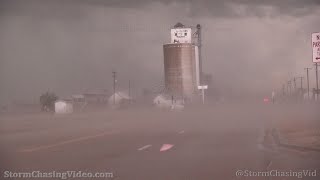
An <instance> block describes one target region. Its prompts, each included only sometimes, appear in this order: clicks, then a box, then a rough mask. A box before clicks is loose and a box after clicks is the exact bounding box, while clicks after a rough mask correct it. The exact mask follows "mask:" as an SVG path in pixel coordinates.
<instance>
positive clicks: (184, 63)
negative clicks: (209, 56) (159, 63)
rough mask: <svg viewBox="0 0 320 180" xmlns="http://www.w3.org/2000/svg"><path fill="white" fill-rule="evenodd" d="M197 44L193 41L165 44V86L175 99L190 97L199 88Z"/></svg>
mask: <svg viewBox="0 0 320 180" xmlns="http://www.w3.org/2000/svg"><path fill="white" fill-rule="evenodd" d="M196 50H197V48H196V46H195V45H194V44H191V43H174V44H165V45H164V46H163V51H164V73H165V87H166V91H167V93H168V94H170V95H172V96H175V99H180V98H183V99H185V98H187V99H190V98H192V96H193V95H194V93H195V92H196V89H197V78H198V77H197V67H198V65H197V62H196V61H197V58H196V55H195V54H196Z"/></svg>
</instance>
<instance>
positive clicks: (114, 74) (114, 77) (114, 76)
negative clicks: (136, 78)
mask: <svg viewBox="0 0 320 180" xmlns="http://www.w3.org/2000/svg"><path fill="white" fill-rule="evenodd" d="M116 74H117V72H115V71H112V78H113V105H116V81H117V80H116Z"/></svg>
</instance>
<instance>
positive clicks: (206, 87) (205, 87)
mask: <svg viewBox="0 0 320 180" xmlns="http://www.w3.org/2000/svg"><path fill="white" fill-rule="evenodd" d="M198 89H200V90H201V91H202V104H204V90H205V89H208V85H205V86H198Z"/></svg>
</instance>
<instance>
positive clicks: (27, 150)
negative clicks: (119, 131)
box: [19, 132, 112, 152]
mask: <svg viewBox="0 0 320 180" xmlns="http://www.w3.org/2000/svg"><path fill="white" fill-rule="evenodd" d="M110 134H112V132H104V133H101V134H96V135H91V136H84V137H80V138H75V139H70V140H66V141H61V142H58V143H54V144H49V145H43V146H38V147H34V148H29V149H23V150H21V151H19V152H34V151H39V150H43V149H50V148H54V147H59V146H62V145H66V144H72V143H76V142H81V141H86V140H89V139H94V138H98V137H102V136H105V135H110Z"/></svg>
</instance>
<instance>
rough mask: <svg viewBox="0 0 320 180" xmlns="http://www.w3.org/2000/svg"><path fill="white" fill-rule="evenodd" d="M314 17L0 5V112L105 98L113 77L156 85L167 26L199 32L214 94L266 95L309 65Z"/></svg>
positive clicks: (206, 4) (295, 7)
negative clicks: (49, 100) (50, 99)
mask: <svg viewBox="0 0 320 180" xmlns="http://www.w3.org/2000/svg"><path fill="white" fill-rule="evenodd" d="M235 2H237V3H235ZM319 17H320V3H319V1H317V0H314V1H298V0H296V1H289V0H286V1H281V3H279V2H278V0H274V1H268V2H267V3H266V2H265V3H256V1H254V2H253V1H245V0H243V1H231V0H229V1H209V0H208V1H205V0H201V1H191V0H189V1H171V0H165V1H146V0H135V1H131V0H126V1H116V0H111V1H110V0H106V1H102V0H93V1H91V0H90V1H89V0H88V1H84V0H79V1H74V0H71V1H61V0H58V1H47V0H31V1H23V0H0V104H2V103H8V102H12V101H19V102H35V101H37V100H38V96H39V94H40V93H42V92H44V91H46V90H50V91H54V92H56V93H57V94H58V95H60V96H68V95H70V94H73V93H81V92H84V91H86V90H92V89H93V90H95V89H108V90H111V86H112V78H111V71H112V70H113V69H114V70H116V71H118V72H119V73H118V75H119V81H118V82H119V86H121V87H122V88H125V87H126V86H127V84H128V80H129V79H130V80H131V81H132V82H133V84H134V90H135V91H136V92H140V91H141V89H142V88H144V87H154V86H158V85H160V84H163V80H162V79H163V60H162V59H163V51H162V45H163V44H164V43H167V42H169V40H170V39H169V38H170V37H169V34H170V33H169V29H170V27H172V26H173V25H174V24H175V23H176V22H182V23H184V24H186V25H196V24H198V23H200V24H201V25H203V38H204V39H203V58H204V60H203V61H204V70H205V72H208V73H211V74H212V75H213V78H214V85H215V86H217V87H218V88H219V89H220V90H221V91H223V90H230V89H231V90H233V92H237V93H238V94H264V93H270V92H271V90H272V89H279V88H281V85H282V83H283V82H284V81H286V80H288V78H289V77H292V76H294V75H303V74H304V71H303V68H304V67H308V66H311V46H310V41H311V40H310V33H311V32H315V31H320V24H319ZM312 73H313V71H312ZM311 81H312V82H313V79H311ZM311 85H312V86H313V83H312V84H311Z"/></svg>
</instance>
